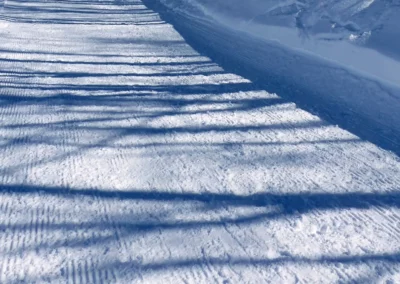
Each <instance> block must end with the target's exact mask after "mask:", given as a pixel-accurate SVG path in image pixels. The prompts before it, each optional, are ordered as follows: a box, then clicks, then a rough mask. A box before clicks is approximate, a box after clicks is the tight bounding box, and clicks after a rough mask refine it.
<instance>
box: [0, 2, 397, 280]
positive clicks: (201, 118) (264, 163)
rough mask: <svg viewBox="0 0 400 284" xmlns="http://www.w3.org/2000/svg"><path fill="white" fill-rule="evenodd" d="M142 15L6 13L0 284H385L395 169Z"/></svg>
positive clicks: (164, 23) (63, 6)
mask: <svg viewBox="0 0 400 284" xmlns="http://www.w3.org/2000/svg"><path fill="white" fill-rule="evenodd" d="M149 3H150V4H151V3H152V4H155V3H157V2H156V1H155V0H154V1H144V2H142V1H140V0H135V1H130V0H129V1H122V2H118V1H110V0H102V1H92V2H90V1H75V0H64V1H61V2H60V1H52V0H51V1H44V0H35V1H30V2H26V1H18V0H14V1H12V0H9V2H8V4H9V7H12V8H7V7H6V12H7V19H9V20H10V22H9V23H7V24H8V27H7V29H0V36H2V40H1V41H0V213H1V214H0V227H1V229H2V230H0V247H1V248H2V249H0V251H1V253H0V280H1V282H2V283H3V282H4V283H18V282H27V283H42V282H57V283H179V282H185V283H210V282H218V283H228V282H229V283H259V282H272V283H281V282H285V283H298V282H307V283H332V282H346V283H347V282H356V283H362V282H363V281H362V280H363V279H374V280H376V282H379V281H382V282H384V281H392V282H394V283H396V282H398V281H397V279H399V277H400V275H399V269H400V264H399V261H400V259H399V251H400V243H399V242H398V240H399V239H400V229H399V228H400V226H399V225H398V224H399V218H400V206H399V204H400V195H399V189H400V175H399V172H400V161H399V159H398V158H397V157H396V156H395V155H393V154H392V153H389V152H386V151H383V150H382V149H380V148H378V147H376V146H375V145H373V144H371V143H368V142H366V141H363V140H361V139H360V138H358V137H357V136H355V135H353V134H351V133H349V132H346V131H344V130H343V129H341V128H340V127H337V126H334V125H332V124H329V123H328V122H326V121H322V120H321V119H320V118H319V117H317V116H315V115H312V114H310V113H309V112H306V111H304V110H302V109H299V108H297V107H296V105H295V104H294V103H293V102H292V101H291V100H290V96H288V98H286V99H282V98H281V97H279V95H280V94H279V92H277V93H278V94H277V95H275V94H271V93H268V92H267V91H266V90H265V89H267V90H268V88H266V86H264V85H263V84H262V83H263V81H264V80H269V79H271V80H274V77H273V76H272V77H268V76H265V74H263V73H258V74H257V75H258V80H257V78H253V77H251V76H250V77H251V78H250V77H249V78H247V77H248V76H246V74H245V73H246V72H243V70H245V71H246V70H247V69H249V70H252V68H251V67H249V66H248V64H250V63H252V62H253V61H254V59H253V58H254V57H256V55H257V54H258V53H259V52H260V51H262V50H263V49H264V48H265V45H260V46H255V45H253V43H256V42H257V41H254V39H253V40H251V39H248V38H246V37H244V38H242V39H240V38H239V39H237V38H236V37H232V34H231V33H230V32H228V30H227V29H225V28H222V27H218V26H214V24H213V23H212V22H209V23H207V24H205V23H202V22H201V20H199V21H200V22H199V21H196V22H195V23H193V25H192V26H191V27H190V29H188V27H186V28H187V30H186V31H189V32H191V36H192V38H191V39H190V38H189V39H188V40H187V39H186V38H185V37H182V35H180V34H179V33H178V32H177V31H176V30H175V29H174V27H173V25H172V24H174V21H179V20H180V19H183V18H181V17H180V16H177V15H175V14H171V15H170V16H171V17H172V18H168V17H167V18H165V17H164V16H163V15H161V16H162V17H160V15H159V14H158V12H157V11H155V10H154V9H152V8H151V5H148V4H149ZM144 4H146V5H148V6H145V5H144ZM156 10H157V9H156ZM160 12H162V11H160ZM162 14H163V13H162ZM173 17H176V18H173ZM170 20H174V21H170ZM181 24H182V25H185V22H183V21H182V22H181ZM178 30H179V28H178ZM184 31H185V30H184ZM182 34H183V35H185V33H184V32H183V33H182ZM3 38H4V40H3ZM208 39H210V40H208ZM217 39H218V40H219V41H218V40H217ZM247 40H249V41H247ZM198 41H204V42H207V44H208V43H209V48H213V49H216V50H217V51H218V49H219V48H221V47H224V50H225V51H226V52H225V51H221V50H220V52H215V53H214V54H213V52H211V53H212V54H211V55H212V56H211V57H209V56H207V53H208V52H210V50H204V49H201V48H200V47H199V46H198ZM247 45H252V46H247ZM232 49H233V50H236V52H235V54H236V56H238V57H239V60H238V61H235V60H232V61H230V56H231V55H235V54H231V51H232ZM196 50H197V51H196ZM207 51H208V52H207ZM211 51H212V50H211ZM242 51H243V52H242ZM258 59H260V61H262V60H261V59H263V58H262V57H258ZM224 60H225V61H228V63H229V62H230V64H228V65H227V66H226V68H225V64H226V62H225V63H224V62H223V61H224ZM252 60H253V61H252ZM281 63H282V64H285V62H281ZM260 64H261V63H260ZM287 64H289V63H287ZM250 65H251V64H250ZM330 70H331V69H330ZM247 71H248V70H247ZM249 72H250V71H249ZM332 72H333V71H332ZM241 75H242V76H241ZM285 86H286V85H285ZM288 88H289V87H288ZM287 91H290V88H289V89H288V90H287ZM329 107H330V105H324V108H328V109H329ZM3 229H4V230H3Z"/></svg>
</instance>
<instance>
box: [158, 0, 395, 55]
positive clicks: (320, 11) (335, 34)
mask: <svg viewBox="0 0 400 284" xmlns="http://www.w3.org/2000/svg"><path fill="white" fill-rule="evenodd" d="M161 2H162V3H163V4H164V5H166V6H167V7H169V8H171V9H174V10H175V11H179V12H181V13H186V14H190V15H191V16H197V17H204V16H206V17H212V18H214V19H216V20H219V21H221V22H226V21H227V19H228V21H229V22H230V23H229V24H232V21H234V22H235V23H236V24H238V25H240V26H246V29H248V30H251V25H252V24H257V25H265V26H274V27H286V28H293V29H295V30H297V31H298V35H299V36H300V37H301V38H302V39H303V40H304V39H308V38H316V39H320V40H325V41H332V40H333V41H338V40H344V41H348V42H351V43H357V44H365V45H366V46H367V47H371V48H374V49H376V50H378V51H380V52H382V53H385V54H386V55H389V56H392V57H396V58H397V59H400V16H399V15H400V0H297V1H296V0H286V1H285V0H283V1H278V0H230V1H225V0H161ZM229 19H230V20H229Z"/></svg>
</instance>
